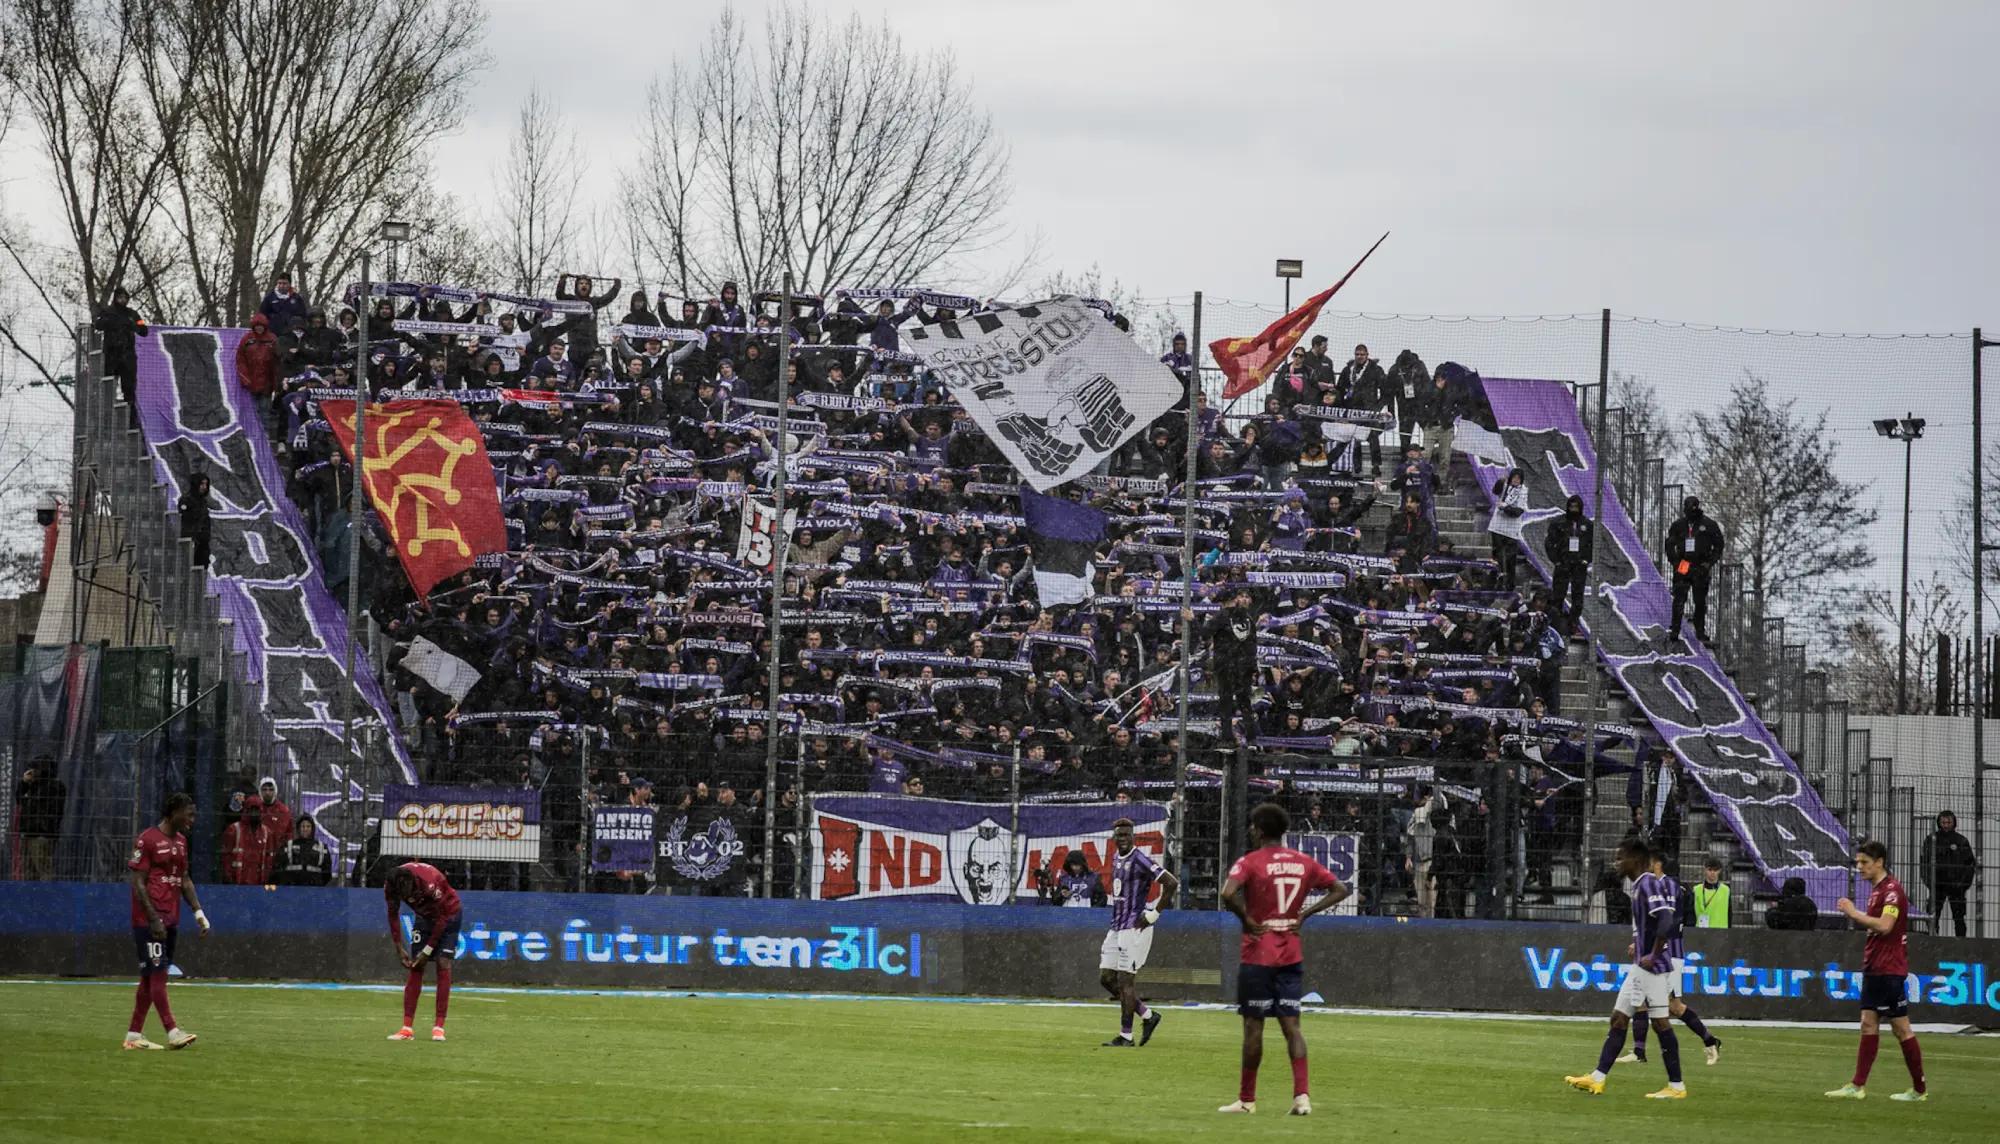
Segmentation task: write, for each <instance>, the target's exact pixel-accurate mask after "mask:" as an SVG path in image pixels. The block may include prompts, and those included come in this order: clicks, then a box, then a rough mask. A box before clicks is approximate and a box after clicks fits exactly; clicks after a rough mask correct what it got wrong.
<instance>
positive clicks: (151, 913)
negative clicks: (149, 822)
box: [125, 791, 208, 1049]
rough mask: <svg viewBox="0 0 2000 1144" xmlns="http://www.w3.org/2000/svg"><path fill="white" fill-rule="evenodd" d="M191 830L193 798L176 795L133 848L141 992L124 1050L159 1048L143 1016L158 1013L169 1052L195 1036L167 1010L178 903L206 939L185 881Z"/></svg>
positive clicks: (203, 920)
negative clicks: (148, 1035)
mask: <svg viewBox="0 0 2000 1144" xmlns="http://www.w3.org/2000/svg"><path fill="white" fill-rule="evenodd" d="M193 825H194V798H193V797H192V796H190V795H187V794H183V793H181V792H178V791H176V792H175V793H173V794H170V795H168V796H167V805H166V810H165V813H163V814H162V815H161V816H160V824H159V825H158V826H154V827H149V828H148V829H147V830H146V832H145V833H144V834H141V835H140V836H139V839H138V841H136V842H134V843H133V844H132V858H131V860H130V861H128V862H126V863H125V868H126V869H128V870H130V871H131V872H132V876H131V885H132V944H133V945H135V946H137V947H138V949H139V992H138V994H137V995H136V996H135V997H134V998H133V1001H132V1024H131V1027H130V1028H129V1029H127V1030H126V1033H125V1047H126V1048H128V1049H157V1048H161V1047H163V1046H160V1045H157V1044H154V1043H153V1042H152V1041H149V1040H147V1039H146V1035H145V1034H146V1010H147V1009H149V1008H150V1009H158V1010H159V1011H160V1024H162V1025H164V1026H166V1030H167V1043H166V1045H165V1046H164V1047H165V1048H169V1049H185V1048H187V1047H188V1046H189V1045H192V1044H194V1041H195V1036H194V1034H193V1033H190V1032H188V1031H187V1030H186V1029H183V1028H181V1027H180V1026H179V1025H177V1024H175V1023H174V1012H173V1010H172V1009H169V1008H167V967H168V966H170V965H172V964H173V963H174V938H176V937H177V936H179V934H180V920H181V899H182V898H186V899H187V903H188V905H190V906H193V907H194V920H195V923H196V924H197V925H199V926H201V936H203V937H207V936H208V915H207V914H205V913H202V912H201V898H200V897H199V896H197V895H196V894H195V892H194V879H192V878H190V877H188V872H187V868H188V847H187V832H188V829H189V828H190V827H192V826H193Z"/></svg>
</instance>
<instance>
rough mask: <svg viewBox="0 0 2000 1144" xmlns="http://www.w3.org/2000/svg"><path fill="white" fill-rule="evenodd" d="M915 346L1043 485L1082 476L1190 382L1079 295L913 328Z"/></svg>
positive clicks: (990, 434)
mask: <svg viewBox="0 0 2000 1144" xmlns="http://www.w3.org/2000/svg"><path fill="white" fill-rule="evenodd" d="M905 336H906V337H907V338H909V344H910V349H911V350H912V351H914V352H915V353H916V354H917V355H918V356H919V357H921V358H923V359H924V365H925V366H926V367H927V368H929V369H930V370H932V371H933V372H935V373H936V374H937V375H938V377H939V379H940V380H942V381H943V382H944V383H945V385H946V386H948V387H949V388H950V390H951V395H952V398H953V399H954V400H956V401H957V402H958V403H959V404H961V405H963V406H965V409H966V412H967V413H969V414H971V415H972V419H973V421H975V422H977V423H978V425H979V428H980V430H981V431H982V432H984V433H985V434H986V436H987V438H988V439H989V440H991V441H992V442H993V443H994V444H995V445H998V446H999V447H1000V451H1001V452H1002V453H1003V454H1005V455H1006V457H1007V460H1008V461H1009V462H1011V463H1012V464H1013V466H1014V467H1015V468H1016V469H1018V470H1020V472H1021V475H1022V479H1024V480H1026V481H1027V482H1028V484H1029V485H1030V486H1031V487H1033V489H1034V490H1035V491H1036V492H1038V493H1045V492H1048V491H1049V490H1050V489H1052V488H1054V487H1056V486H1057V485H1060V484H1062V483H1063V482H1065V481H1068V480H1072V479H1074V478H1076V477H1080V476H1082V475H1083V474H1085V473H1088V472H1090V471H1091V470H1092V469H1095V468H1097V466H1098V464H1099V463H1100V462H1102V461H1103V460H1104V459H1105V458H1106V457H1108V456H1110V455H1111V454H1112V453H1113V452H1116V451H1117V449H1118V447H1119V446H1120V445H1123V444H1124V443H1125V442H1126V441H1128V440H1130V439H1131V438H1132V437H1134V436H1135V435H1137V434H1138V433H1139V432H1140V431H1141V430H1143V429H1144V428H1145V427H1146V426H1147V425H1148V424H1150V423H1151V422H1152V420H1153V419H1154V418H1155V417H1158V416H1159V415H1160V414H1162V413H1165V412H1166V411H1167V410H1169V409H1171V408H1173V405H1174V402H1176V401H1179V400H1180V397H1181V393H1182V390H1183V388H1184V387H1183V385H1182V383H1181V380H1180V379H1179V378H1177V377H1175V376H1174V372H1173V371H1172V370H1170V369H1168V368H1167V367H1166V366H1164V365H1162V364H1160V363H1159V362H1158V361H1156V360H1154V358H1153V355H1151V354H1149V353H1147V352H1146V351H1145V350H1142V349H1140V348H1139V344H1138V343H1137V342H1134V341H1133V340H1132V337H1131V335H1130V334H1127V333H1125V332H1124V331H1122V330H1120V329H1119V328H1118V327H1116V326H1114V325H1112V324H1111V323H1109V322H1107V321H1105V320H1104V319H1103V318H1102V317H1100V316H1099V315H1098V314H1097V313H1096V311H1094V310H1092V309H1090V308H1089V307H1088V306H1085V305H1084V304H1083V303H1082V302H1081V301H1079V300H1078V299H1076V298H1074V297H1070V296H1067V295H1065V296H1063V297H1060V298H1051V299H1049V300H1048V301H1046V302H1037V303H1035V304H1033V305H1029V306H1019V307H1016V308H1015V309H1012V310H999V311H995V312H993V313H986V314H975V315H973V316H972V317H969V318H965V319H962V320H960V321H956V322H939V323H938V324H937V325H935V326H927V327H919V328H917V329H913V330H910V331H909V332H908V333H907V334H906V335H905Z"/></svg>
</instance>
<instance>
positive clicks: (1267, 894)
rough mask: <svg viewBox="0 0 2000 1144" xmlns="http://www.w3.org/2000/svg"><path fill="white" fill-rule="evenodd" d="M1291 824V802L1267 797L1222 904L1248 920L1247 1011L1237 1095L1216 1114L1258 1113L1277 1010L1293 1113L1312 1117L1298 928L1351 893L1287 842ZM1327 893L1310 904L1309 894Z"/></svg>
mask: <svg viewBox="0 0 2000 1144" xmlns="http://www.w3.org/2000/svg"><path fill="white" fill-rule="evenodd" d="M1291 828H1292V820H1291V816H1290V815H1288V814H1286V813H1285V808H1284V807H1282V806H1278V805H1276V804H1274V803H1268V802H1267V803H1265V804H1263V805H1262V806H1259V807H1257V808H1256V809H1255V810H1252V811H1251V812H1250V853H1248V854H1245V855H1244V856H1243V857H1241V858H1238V859H1237V860H1236V865H1234V866H1231V867H1230V868H1229V877H1228V879H1227V880H1225V881H1224V882H1223V883H1222V904H1223V905H1224V906H1227V907H1228V908H1229V912H1230V913H1232V914H1235V915H1236V917H1237V920H1238V921H1241V922H1242V923H1243V947H1242V953H1241V961H1242V964H1241V965H1239V966H1238V967H1237V970H1236V1011H1237V1012H1238V1013H1240V1014H1242V1015H1243V1079H1242V1084H1241V1086H1240V1087H1239V1088H1238V1089H1237V1092H1236V1100H1235V1101H1234V1102H1232V1103H1229V1104H1225V1105H1223V1106H1222V1107H1221V1108H1218V1109H1216V1111H1217V1112H1255V1111H1257V1067H1258V1066H1259V1065H1261V1064H1263V1063H1264V1018H1265V1016H1267V1015H1268V1014H1270V1013H1272V1012H1274V1011H1275V1012H1276V1013H1277V1015H1278V1029H1279V1030H1280V1031H1281V1032H1283V1033H1284V1034H1285V1051H1286V1052H1287V1053H1288V1054H1290V1056H1291V1058H1292V1115H1293V1116H1310V1115H1312V1097H1311V1096H1310V1095H1309V1093H1308V1086H1307V1084H1306V1035H1305V1032H1304V1031H1303V1030H1301V1029H1300V1028H1299V999H1300V998H1302V997H1304V996H1305V965H1304V962H1305V953H1304V950H1303V948H1302V947H1301V945H1300V943H1299V926H1300V923H1302V922H1304V921H1305V920H1306V919H1307V918H1309V917H1311V916H1313V915H1314V914H1316V913H1318V912H1320V911H1321V910H1324V909H1330V908H1332V907H1334V906H1337V905H1339V904H1340V903H1341V901H1342V900H1344V899H1345V898H1346V897H1347V895H1348V894H1349V893H1350V891H1349V890H1348V888H1347V887H1346V886H1344V885H1342V884H1341V882H1340V879H1338V878H1335V877H1334V876H1333V873H1332V872H1331V871H1329V870H1328V869H1327V868H1326V867H1324V866H1322V865H1320V864H1319V863H1318V862H1315V861H1313V860H1312V859H1311V858H1308V857H1306V856H1305V855H1304V854H1301V853H1299V852H1298V851H1296V850H1293V849H1290V848H1288V847H1287V846H1286V845H1285V834H1286V833H1287V832H1288V831H1290V830H1291ZM1315 890H1324V891H1326V893H1325V895H1324V896H1322V897H1321V898H1320V899H1319V900H1318V901H1316V902H1314V903H1313V904H1312V905H1310V906H1308V905H1306V896H1307V895H1308V894H1310V893H1312V892H1313V891H1315Z"/></svg>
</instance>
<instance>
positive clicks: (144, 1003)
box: [128, 973, 153, 1037]
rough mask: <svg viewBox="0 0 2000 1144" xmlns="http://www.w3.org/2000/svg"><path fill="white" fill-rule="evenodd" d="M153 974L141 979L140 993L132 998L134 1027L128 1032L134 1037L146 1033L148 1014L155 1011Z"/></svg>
mask: <svg viewBox="0 0 2000 1144" xmlns="http://www.w3.org/2000/svg"><path fill="white" fill-rule="evenodd" d="M152 976H153V975H152V974H150V973H149V974H147V975H146V976H144V977H141V978H140V979H139V991H138V992H137V993H135V994H133V996H132V1027H131V1028H130V1029H129V1030H128V1032H129V1034H130V1035H131V1036H133V1037H136V1036H138V1035H139V1034H141V1033H143V1032H145V1031H146V1014H147V1013H149V1012H151V1011H152V1009H153V983H152V981H151V978H152Z"/></svg>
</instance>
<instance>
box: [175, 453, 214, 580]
mask: <svg viewBox="0 0 2000 1144" xmlns="http://www.w3.org/2000/svg"><path fill="white" fill-rule="evenodd" d="M191 485H192V487H190V488H189V489H188V491H187V493H186V494H185V495H183V496H182V497H181V500H180V505H179V508H180V514H181V536H182V538H183V539H186V540H192V541H194V562H195V563H196V564H197V565H199V566H200V567H203V568H206V567H208V538H209V528H210V526H209V520H208V509H209V504H208V474H207V473H196V474H194V479H193V481H192V482H191Z"/></svg>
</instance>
